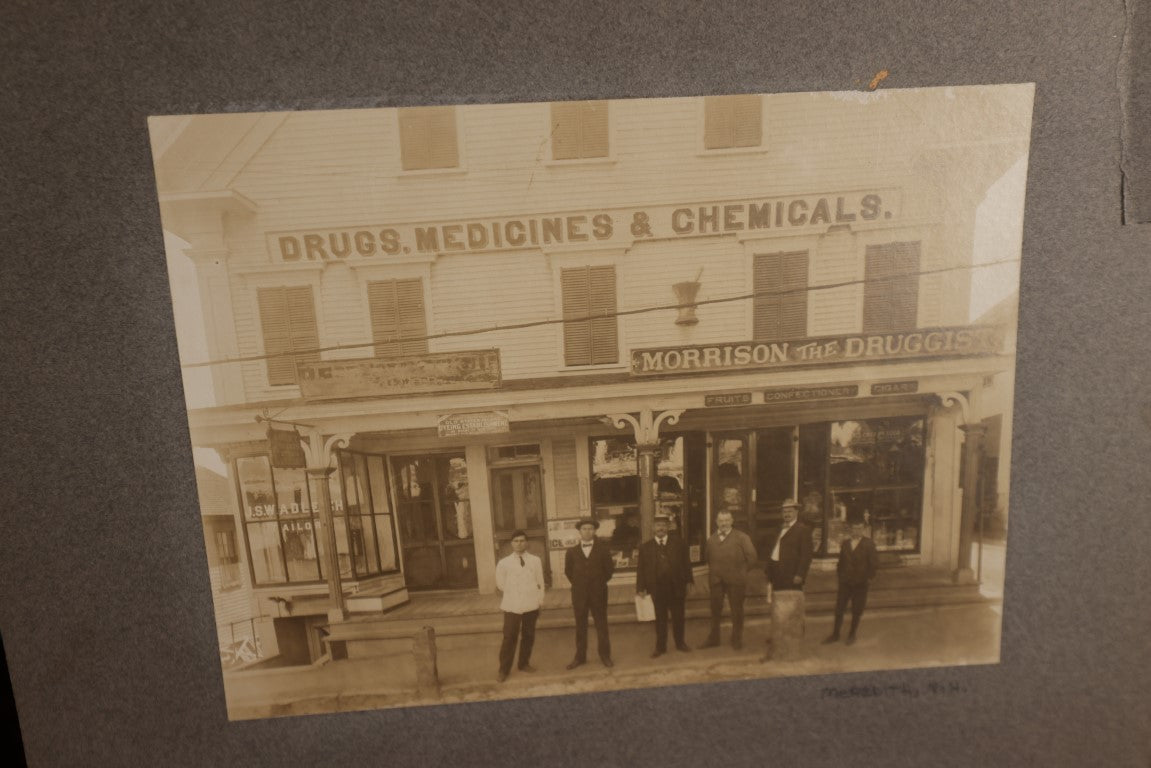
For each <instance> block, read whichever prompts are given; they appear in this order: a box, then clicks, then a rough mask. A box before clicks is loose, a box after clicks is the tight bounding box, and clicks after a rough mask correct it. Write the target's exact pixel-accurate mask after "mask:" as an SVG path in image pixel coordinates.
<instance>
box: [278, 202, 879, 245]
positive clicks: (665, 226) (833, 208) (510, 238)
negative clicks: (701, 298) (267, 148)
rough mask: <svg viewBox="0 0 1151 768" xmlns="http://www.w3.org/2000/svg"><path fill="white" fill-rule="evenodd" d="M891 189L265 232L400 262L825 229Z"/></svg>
mask: <svg viewBox="0 0 1151 768" xmlns="http://www.w3.org/2000/svg"><path fill="white" fill-rule="evenodd" d="M898 198H899V193H898V191H897V190H893V189H877V190H863V191H854V192H833V193H829V194H812V195H796V196H791V197H765V198H759V199H742V200H726V201H718V202H703V203H692V204H690V205H664V206H652V207H649V208H642V209H638V208H612V209H603V210H592V211H578V212H570V213H565V214H554V215H531V216H508V217H498V218H487V219H467V220H460V221H444V222H428V223H424V224H379V225H373V226H363V227H350V228H341V229H316V230H310V231H297V232H273V233H269V234H268V236H267V237H268V252H269V254H270V255H271V257H272V261H278V262H284V263H296V262H308V261H310V262H337V261H348V260H357V259H388V258H389V257H392V258H395V259H397V260H401V259H402V258H403V257H404V256H406V255H417V256H418V255H424V256H426V255H436V254H440V253H465V252H470V253H479V252H484V251H501V250H509V249H520V248H529V249H539V248H545V247H550V246H559V245H573V244H576V245H578V244H581V243H597V244H601V245H618V246H620V247H628V246H631V245H632V244H633V243H636V242H639V241H642V240H667V239H675V238H679V237H693V236H699V235H719V234H738V233H747V232H755V231H759V230H777V231H778V230H786V231H804V230H808V231H817V232H822V231H826V230H827V228H828V227H829V226H832V225H835V224H848V225H851V224H866V223H868V222H875V221H879V220H881V219H890V218H892V217H893V216H895V214H896V211H897V210H898V207H899V206H898V202H899V201H898Z"/></svg>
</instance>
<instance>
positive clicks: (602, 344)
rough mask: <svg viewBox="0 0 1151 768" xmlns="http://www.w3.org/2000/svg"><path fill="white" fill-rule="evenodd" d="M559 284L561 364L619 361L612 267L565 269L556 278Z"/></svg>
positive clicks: (595, 363) (613, 268)
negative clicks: (561, 305) (562, 325)
mask: <svg viewBox="0 0 1151 768" xmlns="http://www.w3.org/2000/svg"><path fill="white" fill-rule="evenodd" d="M560 283H561V289H562V291H563V312H564V365H606V364H609V363H616V362H619V333H618V328H617V325H616V323H617V320H616V316H615V312H616V300H615V267H613V266H599V267H576V268H575V269H565V270H563V272H562V273H561V275H560ZM593 316H595V317H593ZM579 318H585V319H579Z"/></svg>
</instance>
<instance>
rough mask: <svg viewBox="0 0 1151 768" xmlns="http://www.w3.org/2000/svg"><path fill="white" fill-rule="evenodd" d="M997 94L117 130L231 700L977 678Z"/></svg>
mask: <svg viewBox="0 0 1151 768" xmlns="http://www.w3.org/2000/svg"><path fill="white" fill-rule="evenodd" d="M873 86H874V84H873ZM1033 95H1034V88H1033V86H1032V85H1031V84H1011V85H983V86H965V87H940V88H921V89H902V90H901V89H883V88H880V89H878V90H875V89H874V88H873V90H870V91H852V92H820V93H781V94H756V93H743V94H726V95H706V96H695V97H677V98H661V99H615V100H608V101H600V100H591V101H558V102H547V103H507V104H466V105H434V106H433V105H426V106H404V107H399V108H378V109H345V110H315V111H297V112H260V113H229V114H203V115H162V116H153V117H151V118H150V119H149V133H150V139H151V145H152V156H153V162H154V168H155V180H156V188H157V195H158V203H159V207H160V211H161V219H162V224H163V230H164V231H163V237H164V244H165V250H166V260H167V267H168V273H169V278H170V285H171V297H172V308H173V313H174V317H175V322H176V332H177V339H178V342H179V353H180V363H181V369H182V374H183V384H184V392H185V400H186V405H187V419H188V424H187V426H188V433H187V434H188V436H189V437H190V439H191V443H192V453H193V457H194V460H195V473H196V483H197V489H198V499H189V500H188V507H187V514H198V515H199V518H200V521H201V523H202V527H203V534H204V551H205V554H206V561H205V562H204V563H203V579H202V587H203V590H204V591H205V592H207V591H209V590H210V591H211V594H212V599H213V605H214V608H215V619H216V634H215V636H214V637H207V636H206V637H204V638H203V642H204V643H205V644H215V645H216V646H218V648H219V655H220V671H221V674H222V678H223V684H224V691H225V695H226V705H227V714H228V717H229V718H230V719H232V720H247V719H257V718H266V717H277V716H285V715H302V714H313V713H331V712H341V711H354V710H365V709H375V708H384V707H407V706H422V705H429V704H454V703H464V702H485V701H492V700H497V699H511V698H524V697H537V696H563V695H574V694H588V693H595V692H600V691H609V690H620V689H633V688H648V687H654V686H672V685H692V684H713V685H714V684H723V683H725V682H730V681H735V680H748V679H768V678H777V677H785V676H796V675H839V674H841V673H852V672H861V671H877V670H880V671H881V670H896V669H909V668H925V667H947V666H957V665H973V664H979V665H986V664H996V663H998V662H999V659H1000V634H1001V626H1002V620H1003V612H1004V595H1005V592H1009V591H1010V586H1009V585H1007V584H1006V579H1005V563H1006V557H1007V540H1008V527H1009V526H1008V518H1009V509H1008V498H1009V489H1010V483H1011V448H1012V413H1013V398H1014V390H1015V365H1016V352H1017V349H1016V329H1017V314H1018V296H1019V269H1020V254H1021V250H1022V242H1021V241H1022V232H1023V210H1024V193H1025V189H1026V181H1027V167H1028V150H1029V142H1030V136H1031V116H1032V103H1033ZM1021 519H1022V518H1021ZM828 679H829V680H831V681H833V682H832V683H831V684H833V685H844V686H849V685H850V684H851V683H850V678H843V679H842V680H843V682H842V683H839V682H834V681H835V680H837V678H834V677H833V678H828Z"/></svg>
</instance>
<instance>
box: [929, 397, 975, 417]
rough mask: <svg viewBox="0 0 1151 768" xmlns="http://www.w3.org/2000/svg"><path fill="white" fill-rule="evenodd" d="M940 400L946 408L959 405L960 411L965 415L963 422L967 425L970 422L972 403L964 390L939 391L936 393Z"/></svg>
mask: <svg viewBox="0 0 1151 768" xmlns="http://www.w3.org/2000/svg"><path fill="white" fill-rule="evenodd" d="M936 397H938V398H939V402H940V403H941V404H942V405H943V407H944V408H950V407H952V406H953V405H958V406H959V413H960V415H961V416H962V417H963V423H964V425H966V424H967V423H968V422H969V418H968V417H969V415H970V413H969V412H970V408H971V404H970V402H969V401H968V400H967V396H966V395H964V394H963V393H962V392H939V393H938V394H936Z"/></svg>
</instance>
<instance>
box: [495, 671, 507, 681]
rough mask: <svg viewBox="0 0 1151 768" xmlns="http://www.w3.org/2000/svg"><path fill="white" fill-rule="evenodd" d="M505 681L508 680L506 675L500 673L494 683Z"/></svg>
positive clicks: (505, 673)
mask: <svg viewBox="0 0 1151 768" xmlns="http://www.w3.org/2000/svg"><path fill="white" fill-rule="evenodd" d="M507 679H508V673H507V672H500V673H499V674H498V675H496V682H499V683H502V682H503V681H504V680H507Z"/></svg>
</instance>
